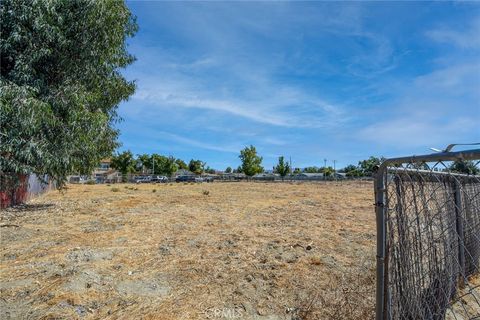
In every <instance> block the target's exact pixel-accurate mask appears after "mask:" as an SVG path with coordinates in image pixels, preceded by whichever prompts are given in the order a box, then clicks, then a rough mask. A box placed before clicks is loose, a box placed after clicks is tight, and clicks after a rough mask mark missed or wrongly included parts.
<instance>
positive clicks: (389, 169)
mask: <svg viewBox="0 0 480 320" xmlns="http://www.w3.org/2000/svg"><path fill="white" fill-rule="evenodd" d="M387 172H389V173H395V174H402V173H404V174H408V175H412V174H421V175H437V176H448V177H451V176H453V177H459V178H467V179H480V175H478V174H465V173H460V172H453V171H435V170H425V169H415V168H397V167H387Z"/></svg>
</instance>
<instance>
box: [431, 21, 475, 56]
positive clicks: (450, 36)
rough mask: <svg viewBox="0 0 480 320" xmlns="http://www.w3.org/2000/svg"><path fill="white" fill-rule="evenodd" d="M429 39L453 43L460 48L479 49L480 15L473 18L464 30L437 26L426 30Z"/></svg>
mask: <svg viewBox="0 0 480 320" xmlns="http://www.w3.org/2000/svg"><path fill="white" fill-rule="evenodd" d="M426 35H427V37H429V38H430V39H432V40H434V41H436V42H440V43H445V44H453V45H455V46H457V47H460V48H466V49H472V48H473V49H479V48H480V17H478V18H476V19H473V21H472V23H471V24H470V25H469V28H468V29H466V30H454V29H451V28H446V27H442V28H438V29H434V30H430V31H428V32H426Z"/></svg>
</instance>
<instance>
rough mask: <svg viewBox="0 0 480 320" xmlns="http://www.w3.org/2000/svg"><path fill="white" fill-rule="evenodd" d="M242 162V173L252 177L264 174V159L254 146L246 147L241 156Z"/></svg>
mask: <svg viewBox="0 0 480 320" xmlns="http://www.w3.org/2000/svg"><path fill="white" fill-rule="evenodd" d="M239 158H240V160H241V161H242V165H241V170H242V171H241V172H243V173H244V174H245V175H247V176H249V177H251V176H254V175H256V174H257V173H261V172H263V167H262V160H263V158H262V157H260V156H259V155H257V149H255V147H254V146H252V145H251V146H250V147H245V148H244V149H243V150H241V151H240V155H239Z"/></svg>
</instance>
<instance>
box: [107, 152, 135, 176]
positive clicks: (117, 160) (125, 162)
mask: <svg viewBox="0 0 480 320" xmlns="http://www.w3.org/2000/svg"><path fill="white" fill-rule="evenodd" d="M136 164H137V161H136V160H135V158H134V157H133V154H132V152H131V151H130V150H129V151H124V152H122V153H117V154H116V155H114V156H112V159H111V163H110V165H111V167H112V168H114V169H116V170H118V171H120V172H121V173H122V174H128V173H132V172H135V167H136Z"/></svg>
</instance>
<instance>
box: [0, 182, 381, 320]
mask: <svg viewBox="0 0 480 320" xmlns="http://www.w3.org/2000/svg"><path fill="white" fill-rule="evenodd" d="M0 217H1V221H0V232H1V244H2V246H1V264H0V270H1V271H0V272H1V274H0V280H1V281H0V318H1V319H271V320H274V319H369V318H372V316H373V307H374V260H375V219H374V211H373V188H372V185H371V184H369V183H365V182H363V184H358V183H349V182H346V183H334V182H331V183H327V184H323V183H301V184H291V183H211V184H184V183H181V184H162V185H126V184H121V185H69V186H68V189H67V190H65V191H64V192H63V193H60V192H58V191H53V192H50V193H48V194H45V195H43V196H41V197H39V198H36V199H34V200H32V201H30V202H29V203H28V204H27V205H25V206H22V207H17V208H11V209H7V210H4V211H2V212H1V214H0Z"/></svg>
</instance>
